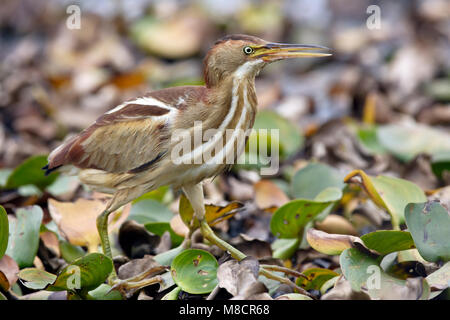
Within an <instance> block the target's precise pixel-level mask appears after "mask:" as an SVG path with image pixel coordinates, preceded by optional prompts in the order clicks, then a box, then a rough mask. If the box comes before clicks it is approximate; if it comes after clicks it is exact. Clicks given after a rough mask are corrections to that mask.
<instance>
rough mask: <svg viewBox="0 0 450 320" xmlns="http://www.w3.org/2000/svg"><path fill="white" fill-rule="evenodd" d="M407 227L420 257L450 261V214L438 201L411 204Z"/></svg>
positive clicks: (407, 212) (433, 260)
mask: <svg viewBox="0 0 450 320" xmlns="http://www.w3.org/2000/svg"><path fill="white" fill-rule="evenodd" d="M405 218H406V225H407V226H408V230H409V231H410V232H411V235H412V237H413V239H414V243H415V244H416V247H417V249H418V250H419V252H420V255H421V256H422V257H423V258H424V259H425V260H427V261H431V262H436V261H449V260H450V241H449V235H450V213H449V212H448V211H447V210H446V209H445V208H444V207H443V206H442V205H441V204H440V203H439V202H437V201H428V202H426V203H410V204H409V205H408V206H407V207H406V209H405Z"/></svg>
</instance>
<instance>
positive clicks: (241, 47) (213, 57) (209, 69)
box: [204, 34, 331, 87]
mask: <svg viewBox="0 0 450 320" xmlns="http://www.w3.org/2000/svg"><path fill="white" fill-rule="evenodd" d="M330 55H331V53H330V49H328V48H326V47H321V46H312V45H302V44H285V43H271V42H267V41H265V40H263V39H260V38H257V37H254V36H248V35H243V34H235V35H228V36H225V37H223V38H221V39H219V40H218V41H216V43H215V44H214V46H213V47H212V48H211V49H210V50H209V52H208V54H207V55H206V58H205V60H204V73H205V81H206V85H207V86H208V87H212V86H215V85H218V84H220V81H221V80H222V79H224V78H226V77H229V76H232V75H237V76H240V77H254V76H255V75H257V74H258V72H259V71H260V70H261V69H262V68H263V67H264V66H265V65H267V64H268V63H271V62H274V61H278V60H283V59H290V58H304V57H326V56H330Z"/></svg>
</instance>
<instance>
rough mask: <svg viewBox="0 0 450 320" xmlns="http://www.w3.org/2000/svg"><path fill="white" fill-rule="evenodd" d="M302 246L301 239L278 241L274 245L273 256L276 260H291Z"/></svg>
mask: <svg viewBox="0 0 450 320" xmlns="http://www.w3.org/2000/svg"><path fill="white" fill-rule="evenodd" d="M299 245H300V239H299V238H295V239H276V240H275V241H274V242H273V243H272V251H273V254H272V256H273V257H274V258H275V259H282V260H285V259H289V258H290V257H292V255H293V254H294V253H295V251H296V250H297V248H298V246H299Z"/></svg>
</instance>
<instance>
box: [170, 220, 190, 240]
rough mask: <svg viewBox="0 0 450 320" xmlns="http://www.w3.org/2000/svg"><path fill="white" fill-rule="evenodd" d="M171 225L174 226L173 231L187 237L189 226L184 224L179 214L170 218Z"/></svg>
mask: <svg viewBox="0 0 450 320" xmlns="http://www.w3.org/2000/svg"><path fill="white" fill-rule="evenodd" d="M170 227H171V228H172V230H173V232H175V233H176V234H177V235H179V236H182V237H186V235H187V234H188V232H189V228H188V227H187V226H186V225H185V224H184V222H183V220H182V219H181V216H180V215H179V214H177V215H175V216H174V217H173V218H172V219H171V220H170Z"/></svg>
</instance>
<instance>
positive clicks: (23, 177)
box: [6, 155, 58, 190]
mask: <svg viewBox="0 0 450 320" xmlns="http://www.w3.org/2000/svg"><path fill="white" fill-rule="evenodd" d="M46 164H47V156H44V155H41V156H34V157H31V158H28V159H27V160H25V161H24V162H23V163H22V164H20V165H19V166H18V167H17V168H16V169H14V171H13V172H12V173H11V174H10V175H9V177H8V180H7V182H6V188H7V189H15V188H18V187H21V186H25V185H29V184H31V185H34V186H36V187H38V188H39V189H41V190H44V189H45V188H46V187H47V186H49V185H51V184H52V183H53V182H54V181H55V179H56V178H57V176H58V174H57V173H55V172H53V173H51V174H49V175H48V176H45V175H44V171H43V170H42V167H44V166H45V165H46Z"/></svg>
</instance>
